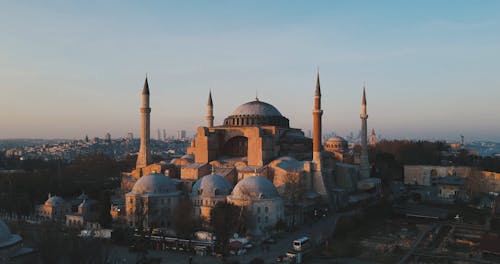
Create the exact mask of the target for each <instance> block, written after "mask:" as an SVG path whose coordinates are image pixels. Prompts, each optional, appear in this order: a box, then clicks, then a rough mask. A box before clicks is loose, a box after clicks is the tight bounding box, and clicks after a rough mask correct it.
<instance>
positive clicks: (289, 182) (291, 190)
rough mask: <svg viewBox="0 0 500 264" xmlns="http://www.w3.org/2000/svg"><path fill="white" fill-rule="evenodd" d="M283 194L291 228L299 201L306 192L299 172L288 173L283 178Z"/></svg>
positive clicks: (293, 224) (294, 221) (297, 211)
mask: <svg viewBox="0 0 500 264" xmlns="http://www.w3.org/2000/svg"><path fill="white" fill-rule="evenodd" d="M283 183H284V185H285V186H284V187H285V188H284V189H285V190H284V192H283V197H284V198H285V202H286V203H287V205H288V206H287V208H288V209H289V210H290V212H289V215H291V216H292V217H291V218H292V222H291V226H292V227H293V226H295V224H296V216H297V213H299V207H300V205H299V201H301V200H302V198H303V196H304V194H305V192H306V191H307V189H306V186H305V183H304V177H301V174H300V172H296V171H289V172H287V173H286V174H285V175H284V176H283Z"/></svg>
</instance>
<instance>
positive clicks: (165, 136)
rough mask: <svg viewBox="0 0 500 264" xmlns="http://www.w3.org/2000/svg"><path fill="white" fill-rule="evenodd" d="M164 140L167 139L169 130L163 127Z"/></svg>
mask: <svg viewBox="0 0 500 264" xmlns="http://www.w3.org/2000/svg"><path fill="white" fill-rule="evenodd" d="M163 141H167V130H165V129H163Z"/></svg>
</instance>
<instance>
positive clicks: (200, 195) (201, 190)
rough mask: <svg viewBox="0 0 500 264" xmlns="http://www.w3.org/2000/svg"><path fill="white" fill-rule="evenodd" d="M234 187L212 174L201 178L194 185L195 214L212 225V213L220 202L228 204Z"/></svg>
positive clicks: (192, 198)
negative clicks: (228, 198) (227, 200)
mask: <svg viewBox="0 0 500 264" xmlns="http://www.w3.org/2000/svg"><path fill="white" fill-rule="evenodd" d="M232 189H233V186H232V185H231V183H229V181H227V180H226V179H225V178H224V177H222V176H220V175H217V174H215V173H214V171H212V174H209V175H206V176H203V177H201V178H200V179H199V180H198V181H196V183H195V184H194V185H193V188H192V190H191V201H192V203H193V206H194V207H195V214H196V215H197V216H198V217H201V218H202V220H203V221H204V223H206V224H208V223H210V219H211V212H212V209H213V208H214V207H215V205H216V204H217V203H219V202H226V197H227V196H228V195H230V194H231V190H232Z"/></svg>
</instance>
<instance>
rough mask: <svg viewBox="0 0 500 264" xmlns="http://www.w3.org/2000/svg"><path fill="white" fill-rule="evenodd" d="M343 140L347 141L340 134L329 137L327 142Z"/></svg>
mask: <svg viewBox="0 0 500 264" xmlns="http://www.w3.org/2000/svg"><path fill="white" fill-rule="evenodd" d="M329 141H330V142H343V143H347V140H345V139H344V138H343V137H339V136H334V137H331V138H329V139H328V140H327V141H326V142H329Z"/></svg>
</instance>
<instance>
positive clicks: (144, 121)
mask: <svg viewBox="0 0 500 264" xmlns="http://www.w3.org/2000/svg"><path fill="white" fill-rule="evenodd" d="M150 114H151V108H149V84H148V77H146V80H145V81H144V87H143V89H142V107H141V147H140V148H139V155H137V163H136V166H135V167H136V168H137V169H140V168H144V167H146V166H148V165H149V164H151V162H152V158H151V147H150V143H149V141H150V128H149V115H150Z"/></svg>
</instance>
